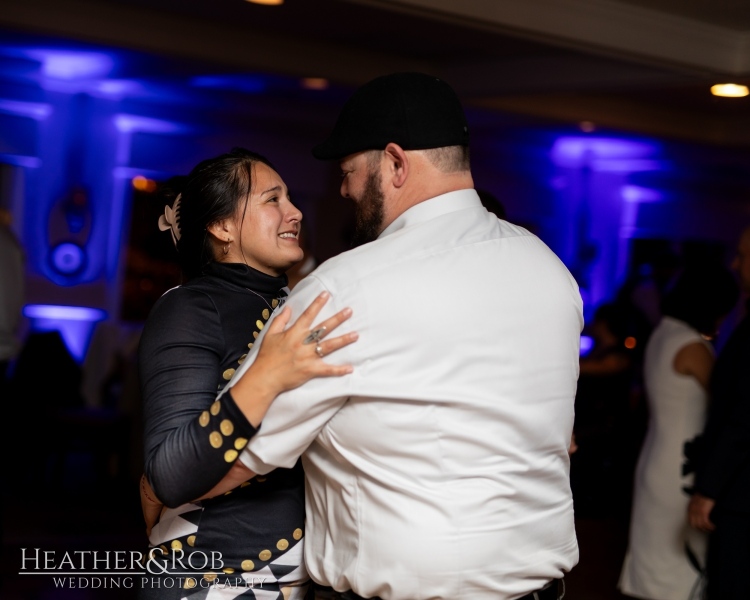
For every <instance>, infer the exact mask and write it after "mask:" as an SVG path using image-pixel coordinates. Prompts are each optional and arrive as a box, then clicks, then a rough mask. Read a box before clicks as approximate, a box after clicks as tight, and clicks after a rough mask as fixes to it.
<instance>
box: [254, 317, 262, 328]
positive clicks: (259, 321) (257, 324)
mask: <svg viewBox="0 0 750 600" xmlns="http://www.w3.org/2000/svg"><path fill="white" fill-rule="evenodd" d="M263 325H264V323H263V321H261V320H260V319H258V320H257V321H255V326H256V327H257V328H258V329H263Z"/></svg>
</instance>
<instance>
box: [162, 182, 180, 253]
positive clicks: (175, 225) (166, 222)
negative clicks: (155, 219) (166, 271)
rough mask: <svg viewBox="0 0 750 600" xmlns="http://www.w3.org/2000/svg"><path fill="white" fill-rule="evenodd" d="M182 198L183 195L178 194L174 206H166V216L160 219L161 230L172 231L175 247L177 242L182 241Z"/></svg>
mask: <svg viewBox="0 0 750 600" xmlns="http://www.w3.org/2000/svg"><path fill="white" fill-rule="evenodd" d="M180 198H182V194H177V198H175V200H174V204H172V206H165V207H164V214H163V215H162V216H160V217H159V229H160V230H161V231H167V229H169V230H170V231H171V233H172V241H173V242H174V245H175V246H177V242H178V241H179V239H180Z"/></svg>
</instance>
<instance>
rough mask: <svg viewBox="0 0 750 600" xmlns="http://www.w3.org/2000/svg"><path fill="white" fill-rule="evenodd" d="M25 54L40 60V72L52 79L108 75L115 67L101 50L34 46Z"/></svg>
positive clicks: (89, 77)
mask: <svg viewBox="0 0 750 600" xmlns="http://www.w3.org/2000/svg"><path fill="white" fill-rule="evenodd" d="M25 54H26V56H28V57H29V58H33V59H35V60H38V61H39V62H41V63H42V74H43V75H44V76H45V77H50V78H53V79H64V80H67V81H71V80H80V79H95V78H98V77H105V76H107V75H109V74H110V73H111V72H112V70H113V69H114V67H115V61H114V59H113V58H112V57H111V56H109V55H108V54H104V53H101V52H83V51H70V50H51V49H41V48H40V49H37V48H34V49H30V50H27V51H25Z"/></svg>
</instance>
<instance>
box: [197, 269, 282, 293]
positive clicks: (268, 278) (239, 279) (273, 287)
mask: <svg viewBox="0 0 750 600" xmlns="http://www.w3.org/2000/svg"><path fill="white" fill-rule="evenodd" d="M203 274H204V275H209V276H213V277H218V278H219V279H223V280H225V281H228V282H230V283H233V284H234V285H238V286H240V287H243V288H248V289H251V290H253V291H254V292H259V293H261V294H266V295H269V296H277V295H278V294H279V291H280V290H281V289H282V288H284V287H286V286H287V283H288V280H287V276H286V275H280V276H279V277H273V276H272V275H266V274H265V273H261V272H260V271H258V270H257V269H253V268H252V267H249V266H248V265H245V264H242V263H219V262H211V263H209V264H208V265H206V266H205V267H204V269H203Z"/></svg>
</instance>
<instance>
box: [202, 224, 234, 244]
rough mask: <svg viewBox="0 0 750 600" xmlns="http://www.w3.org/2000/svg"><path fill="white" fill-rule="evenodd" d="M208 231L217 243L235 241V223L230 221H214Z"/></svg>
mask: <svg viewBox="0 0 750 600" xmlns="http://www.w3.org/2000/svg"><path fill="white" fill-rule="evenodd" d="M206 230H207V231H208V233H210V234H211V235H212V236H214V239H215V241H217V242H219V243H220V244H226V243H228V242H232V241H234V223H232V221H231V220H230V219H221V220H220V221H214V222H213V223H211V224H210V225H209V226H208V227H207V228H206Z"/></svg>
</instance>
